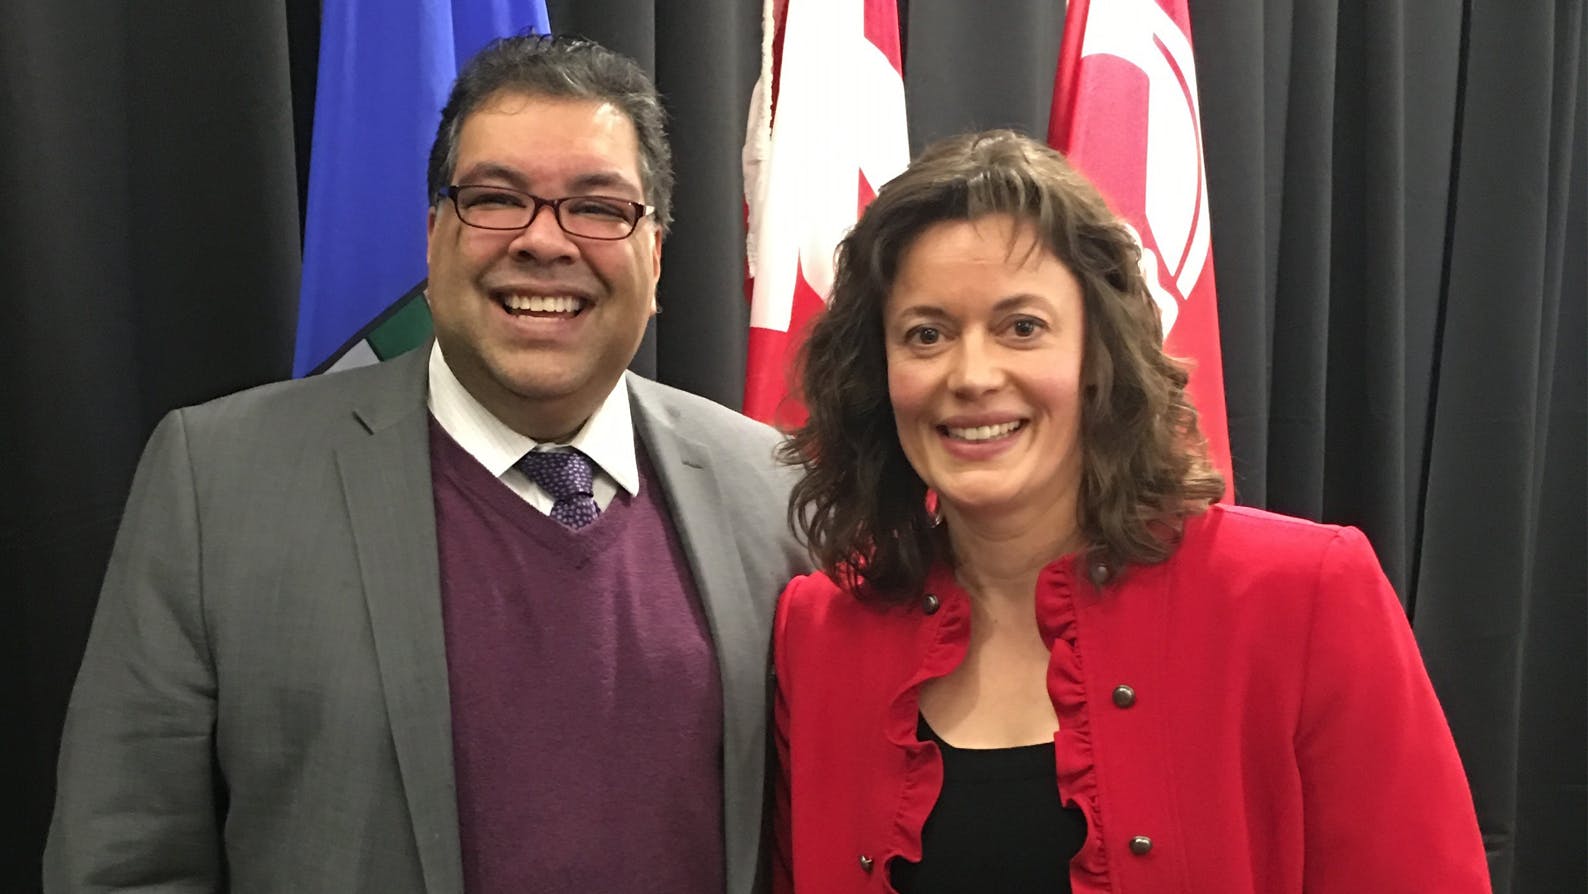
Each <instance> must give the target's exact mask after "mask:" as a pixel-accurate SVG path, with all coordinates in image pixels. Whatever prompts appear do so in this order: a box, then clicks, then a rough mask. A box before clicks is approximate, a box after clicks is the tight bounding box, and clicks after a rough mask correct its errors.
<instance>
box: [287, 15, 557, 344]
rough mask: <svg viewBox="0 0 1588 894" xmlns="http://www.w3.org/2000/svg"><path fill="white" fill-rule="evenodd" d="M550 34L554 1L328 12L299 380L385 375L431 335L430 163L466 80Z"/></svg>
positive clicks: (311, 180) (300, 331) (300, 308)
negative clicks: (467, 71) (481, 60)
mask: <svg viewBox="0 0 1588 894" xmlns="http://www.w3.org/2000/svg"><path fill="white" fill-rule="evenodd" d="M531 31H533V32H538V33H543V34H547V33H550V31H551V26H550V22H549V21H548V19H547V16H546V4H545V0H404V2H401V3H392V2H389V0H325V3H324V5H323V7H322V10H321V24H320V73H319V80H318V88H317V92H316V94H315V107H314V139H313V145H312V149H311V154H310V163H309V200H308V218H307V221H306V225H305V231H304V238H303V282H302V286H301V290H300V292H299V296H298V340H297V350H296V352H295V354H294V360H293V365H292V371H293V375H297V376H302V375H308V374H311V373H319V372H326V371H329V370H332V369H344V368H348V367H353V366H363V365H365V364H368V363H375V362H377V361H379V360H383V359H385V358H387V357H390V356H392V355H394V354H399V353H401V352H403V351H405V350H407V349H409V348H412V347H415V346H417V345H419V344H420V343H422V342H423V341H424V340H425V338H427V337H428V336H429V334H430V310H429V308H428V307H427V306H426V304H425V300H424V277H425V207H426V205H427V204H428V197H427V196H426V195H425V164H426V161H427V160H428V158H429V155H430V143H431V141H432V140H433V139H435V134H436V125H437V124H438V123H439V122H440V120H441V107H442V106H443V105H445V104H446V99H447V91H448V90H449V89H451V86H452V80H453V78H454V77H456V76H457V73H458V67H459V66H460V65H461V64H462V63H463V62H465V61H467V60H468V58H469V57H470V56H472V55H473V54H474V53H475V52H476V51H477V50H479V49H480V48H481V47H483V46H485V44H487V43H488V42H490V41H491V40H492V39H494V38H497V37H506V36H510V35H514V34H520V33H525V32H531Z"/></svg>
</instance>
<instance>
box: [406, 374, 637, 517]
mask: <svg viewBox="0 0 1588 894" xmlns="http://www.w3.org/2000/svg"><path fill="white" fill-rule="evenodd" d="M429 376H430V398H429V404H430V414H431V415H432V416H435V417H436V421H437V422H439V423H440V424H441V428H442V429H443V430H444V431H445V432H446V433H447V434H448V435H450V436H451V437H452V440H454V441H456V442H458V445H459V446H460V447H462V448H463V449H464V450H465V451H467V452H468V454H469V455H470V456H472V457H474V458H475V460H477V461H478V462H479V463H480V465H482V466H484V467H485V468H486V470H487V471H489V472H490V473H491V474H492V475H495V476H497V477H498V478H500V477H501V476H502V474H503V473H504V472H506V471H507V470H508V469H511V468H512V467H513V464H514V463H516V462H518V460H519V458H520V457H522V456H523V455H524V454H526V453H528V452H529V451H531V450H536V449H551V448H557V447H562V446H567V447H572V448H574V449H576V450H578V451H579V452H580V453H583V454H584V455H585V456H588V457H590V460H591V462H593V463H595V464H596V466H598V467H599V468H600V469H601V471H603V472H605V473H606V474H607V476H608V477H610V478H611V479H612V480H613V481H614V482H616V483H617V485H618V487H621V488H622V489H623V490H625V491H627V492H628V493H629V495H630V496H633V495H635V494H638V493H639V491H640V470H639V462H638V460H637V459H636V458H635V456H634V420H633V417H632V416H631V415H630V410H629V386H628V377H627V376H626V375H625V376H619V377H618V381H617V384H616V385H614V386H612V390H611V391H610V392H609V393H608V394H607V396H606V399H605V400H604V401H602V402H601V406H599V407H597V408H596V411H595V412H594V413H593V414H591V416H590V418H589V419H588V420H586V421H585V424H584V425H583V426H582V427H581V428H580V429H579V431H578V432H577V433H576V434H574V436H573V437H572V438H570V439H569V440H568V442H567V444H566V445H564V444H557V443H552V442H541V441H536V440H535V439H534V438H528V437H525V436H524V435H521V434H519V433H518V432H516V431H513V430H512V429H511V428H508V427H507V424H506V423H504V422H502V420H500V419H498V418H496V416H494V415H493V414H492V413H491V411H490V410H487V409H486V408H485V406H484V405H483V404H481V403H480V402H479V401H478V400H476V399H475V397H474V395H472V394H470V393H469V391H468V389H467V388H464V387H463V383H462V382H459V381H458V377H457V376H456V375H454V374H453V372H452V367H450V366H448V365H447V361H446V358H445V357H443V356H442V355H441V346H440V345H439V344H436V343H432V344H431V346H430V370H429Z"/></svg>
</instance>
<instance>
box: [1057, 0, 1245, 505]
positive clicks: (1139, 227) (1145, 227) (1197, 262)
mask: <svg viewBox="0 0 1588 894" xmlns="http://www.w3.org/2000/svg"><path fill="white" fill-rule="evenodd" d="M1048 143H1049V144H1050V145H1052V146H1053V147H1054V148H1055V149H1058V150H1059V151H1060V152H1063V153H1064V154H1065V156H1066V157H1068V158H1069V160H1070V162H1071V164H1073V165H1075V166H1076V167H1077V168H1078V169H1080V170H1081V171H1082V172H1083V173H1085V174H1086V176H1087V177H1088V178H1090V179H1091V181H1092V182H1093V183H1095V184H1097V187H1098V189H1100V190H1101V191H1102V193H1103V196H1104V197H1105V198H1106V199H1107V200H1108V202H1109V204H1110V205H1111V206H1112V207H1113V209H1114V211H1115V213H1117V214H1118V215H1119V216H1120V217H1122V218H1123V219H1124V220H1125V221H1126V222H1127V223H1129V224H1130V226H1131V227H1132V228H1133V229H1134V230H1135V232H1136V235H1137V238H1138V239H1139V240H1140V242H1141V247H1142V273H1143V274H1144V275H1145V276H1146V279H1147V284H1148V287H1149V289H1150V291H1151V292H1152V297H1153V300H1154V301H1155V302H1156V303H1157V305H1158V309H1159V312H1160V314H1161V318H1162V321H1163V330H1164V346H1165V348H1166V349H1167V350H1168V352H1169V353H1170V354H1172V355H1174V356H1176V357H1182V358H1187V359H1189V360H1190V361H1191V362H1192V369H1191V383H1190V386H1189V387H1188V390H1189V392H1190V395H1191V399H1192V400H1193V401H1194V402H1195V404H1196V407H1197V410H1198V411H1199V413H1200V422H1201V428H1202V433H1203V435H1204V436H1206V438H1207V440H1208V452H1209V454H1210V455H1211V457H1212V460H1213V464H1214V465H1215V466H1216V467H1217V468H1218V469H1219V471H1220V472H1222V473H1223V474H1224V480H1225V481H1227V482H1228V481H1233V479H1232V478H1231V476H1230V436H1229V426H1228V423H1227V421H1226V416H1225V409H1224V366H1223V359H1222V356H1221V354H1220V352H1219V319H1218V305H1217V302H1216V299H1215V294H1214V293H1215V289H1214V283H1213V250H1212V239H1211V233H1210V230H1209V225H1208V190H1207V177H1206V173H1205V169H1204V167H1203V164H1202V118H1201V107H1200V105H1199V102H1198V99H1197V79H1196V64H1195V61H1194V60H1193V58H1192V55H1191V19H1190V16H1189V14H1188V13H1187V11H1186V3H1185V0H1106V2H1102V3H1097V4H1095V5H1094V4H1092V3H1089V2H1088V0H1070V4H1069V8H1068V10H1067V12H1066V15H1065V21H1064V42H1063V45H1062V47H1061V48H1060V51H1059V70H1058V75H1057V77H1056V80H1055V84H1054V89H1053V114H1052V118H1051V119H1050V120H1049V125H1048ZM1227 494H1228V491H1226V495H1227Z"/></svg>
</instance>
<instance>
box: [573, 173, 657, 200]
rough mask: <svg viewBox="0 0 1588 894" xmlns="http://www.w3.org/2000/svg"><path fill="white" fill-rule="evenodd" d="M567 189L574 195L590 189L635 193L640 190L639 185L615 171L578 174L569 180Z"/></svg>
mask: <svg viewBox="0 0 1588 894" xmlns="http://www.w3.org/2000/svg"><path fill="white" fill-rule="evenodd" d="M568 189H569V191H570V192H571V193H573V194H575V195H583V194H585V193H586V192H591V191H604V192H605V193H612V192H618V193H622V194H623V195H635V194H637V193H639V191H640V188H639V186H638V185H637V184H635V183H634V181H632V180H630V179H629V178H627V177H625V176H623V175H622V174H619V173H618V172H616V171H595V172H592V173H589V174H580V175H579V176H577V177H575V178H573V180H571V181H569V183H568Z"/></svg>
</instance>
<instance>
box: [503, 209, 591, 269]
mask: <svg viewBox="0 0 1588 894" xmlns="http://www.w3.org/2000/svg"><path fill="white" fill-rule="evenodd" d="M509 249H510V250H511V251H512V253H513V254H514V255H515V256H516V257H520V258H523V259H525V260H535V261H539V262H541V263H543V264H544V263H550V262H552V261H555V260H558V259H560V258H572V257H573V256H574V255H576V254H577V253H578V251H579V247H578V246H577V245H575V244H574V242H573V240H572V239H571V238H569V236H568V234H567V233H565V232H563V229H562V226H561V225H560V224H558V223H557V209H555V208H553V207H552V206H551V205H549V204H546V203H544V202H542V203H541V204H539V205H538V206H536V208H535V210H534V212H533V214H532V216H531V217H530V219H529V224H528V226H526V227H524V229H522V230H520V231H519V233H518V235H516V236H514V237H513V241H512V243H511V245H510V246H509Z"/></svg>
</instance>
